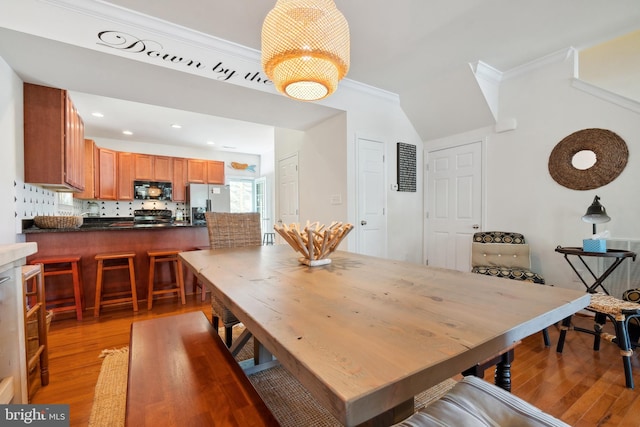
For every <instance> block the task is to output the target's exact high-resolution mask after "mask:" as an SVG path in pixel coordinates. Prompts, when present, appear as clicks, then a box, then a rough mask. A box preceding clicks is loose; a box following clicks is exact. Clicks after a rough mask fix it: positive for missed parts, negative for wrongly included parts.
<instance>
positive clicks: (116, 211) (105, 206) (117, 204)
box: [80, 200, 185, 217]
mask: <svg viewBox="0 0 640 427" xmlns="http://www.w3.org/2000/svg"><path fill="white" fill-rule="evenodd" d="M91 201H93V202H97V203H98V206H100V216H101V217H102V216H105V217H119V216H120V217H127V216H128V217H133V211H134V210H136V209H169V210H171V211H173V215H174V216H175V213H176V210H177V209H182V210H183V211H184V210H185V204H184V203H182V202H165V201H156V200H148V201H142V200H119V201H112V200H81V201H80V202H82V203H81V207H80V209H81V212H88V211H89V205H88V203H89V202H91Z"/></svg>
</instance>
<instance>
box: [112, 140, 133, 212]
mask: <svg viewBox="0 0 640 427" xmlns="http://www.w3.org/2000/svg"><path fill="white" fill-rule="evenodd" d="M134 157H135V154H133V153H126V152H123V151H119V152H118V158H117V170H118V176H117V179H116V187H117V191H116V193H117V195H118V200H133V196H134V194H133V180H134V179H133V177H134V173H135V171H134V169H135V168H134Z"/></svg>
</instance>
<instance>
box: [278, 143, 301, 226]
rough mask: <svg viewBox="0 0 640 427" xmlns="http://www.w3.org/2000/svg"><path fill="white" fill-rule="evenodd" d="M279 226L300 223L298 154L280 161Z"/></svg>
mask: <svg viewBox="0 0 640 427" xmlns="http://www.w3.org/2000/svg"><path fill="white" fill-rule="evenodd" d="M278 182H279V183H280V184H279V185H280V186H279V190H280V191H279V192H278V224H280V225H282V224H291V223H298V222H300V221H299V219H298V214H299V210H298V208H299V205H298V153H295V154H292V155H291V156H288V157H285V158H283V159H280V160H279V161H278Z"/></svg>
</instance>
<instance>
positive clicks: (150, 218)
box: [133, 209, 173, 227]
mask: <svg viewBox="0 0 640 427" xmlns="http://www.w3.org/2000/svg"><path fill="white" fill-rule="evenodd" d="M172 216H173V213H172V212H171V210H169V209H136V210H135V211H133V226H134V227H166V226H169V225H171V224H172V223H173V218H172Z"/></svg>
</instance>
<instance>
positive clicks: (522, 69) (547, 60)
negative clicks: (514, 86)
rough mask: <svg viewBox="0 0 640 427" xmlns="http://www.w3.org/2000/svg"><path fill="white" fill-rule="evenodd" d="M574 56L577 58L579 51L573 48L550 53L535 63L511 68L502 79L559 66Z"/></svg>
mask: <svg viewBox="0 0 640 427" xmlns="http://www.w3.org/2000/svg"><path fill="white" fill-rule="evenodd" d="M572 56H574V57H576V56H577V50H576V49H575V48H573V47H569V48H566V49H562V50H559V51H557V52H553V53H550V54H549V55H545V56H543V57H540V58H538V59H535V60H533V61H530V62H527V63H525V64H522V65H519V66H517V67H514V68H511V69H510V70H508V71H505V72H504V73H503V74H502V79H503V81H504V80H509V79H513V78H516V77H520V76H522V75H524V74H528V73H531V72H532V71H535V70H538V69H541V68H544V67H546V66H548V65H551V64H558V63H560V62H564V61H566V60H567V59H568V58H571V57H572Z"/></svg>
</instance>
